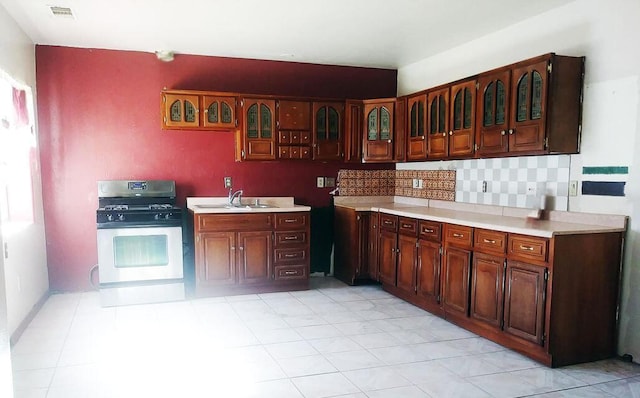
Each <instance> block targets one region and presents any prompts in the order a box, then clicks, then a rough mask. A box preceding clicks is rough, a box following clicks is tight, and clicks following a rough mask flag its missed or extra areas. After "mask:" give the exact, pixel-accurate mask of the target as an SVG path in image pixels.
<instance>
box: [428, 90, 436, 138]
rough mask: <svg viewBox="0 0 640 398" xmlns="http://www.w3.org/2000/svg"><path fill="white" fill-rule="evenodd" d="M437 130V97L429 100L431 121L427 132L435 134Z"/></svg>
mask: <svg viewBox="0 0 640 398" xmlns="http://www.w3.org/2000/svg"><path fill="white" fill-rule="evenodd" d="M437 132H438V97H436V98H434V99H433V101H431V122H430V126H429V133H431V134H435V133H437Z"/></svg>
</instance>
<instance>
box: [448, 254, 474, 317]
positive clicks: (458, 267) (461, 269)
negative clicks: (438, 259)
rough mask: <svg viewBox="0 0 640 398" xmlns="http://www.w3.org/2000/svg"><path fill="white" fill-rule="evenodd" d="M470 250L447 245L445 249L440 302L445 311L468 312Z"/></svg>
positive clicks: (465, 313) (464, 313)
mask: <svg viewBox="0 0 640 398" xmlns="http://www.w3.org/2000/svg"><path fill="white" fill-rule="evenodd" d="M470 271H471V251H470V250H466V249H459V248H457V247H448V248H446V249H445V260H444V274H443V277H444V279H443V281H442V285H443V286H442V304H443V307H444V310H445V311H447V312H456V313H459V314H461V315H465V316H466V315H467V314H468V313H469V273H470Z"/></svg>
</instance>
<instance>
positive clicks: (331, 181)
mask: <svg viewBox="0 0 640 398" xmlns="http://www.w3.org/2000/svg"><path fill="white" fill-rule="evenodd" d="M324 186H325V187H327V188H334V187H335V186H336V178H335V177H327V178H325V179H324Z"/></svg>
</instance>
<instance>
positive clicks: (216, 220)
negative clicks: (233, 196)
mask: <svg viewBox="0 0 640 398" xmlns="http://www.w3.org/2000/svg"><path fill="white" fill-rule="evenodd" d="M196 225H197V228H198V231H248V230H251V231H263V230H269V229H271V228H272V227H273V214H271V213H260V214H200V215H197V222H196Z"/></svg>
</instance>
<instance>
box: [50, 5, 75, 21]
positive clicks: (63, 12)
mask: <svg viewBox="0 0 640 398" xmlns="http://www.w3.org/2000/svg"><path fill="white" fill-rule="evenodd" d="M49 9H51V13H52V14H53V16H54V17H59V18H73V12H72V11H71V8H69V7H58V6H49Z"/></svg>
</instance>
